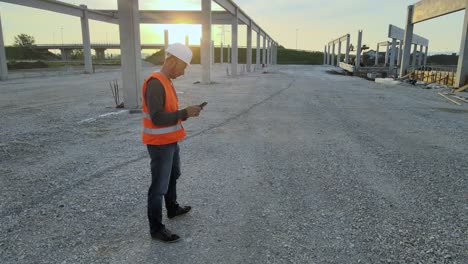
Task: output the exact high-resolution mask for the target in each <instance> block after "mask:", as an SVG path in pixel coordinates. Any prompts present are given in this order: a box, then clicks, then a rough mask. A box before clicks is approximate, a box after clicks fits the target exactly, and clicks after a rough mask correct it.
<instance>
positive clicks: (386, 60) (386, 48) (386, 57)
mask: <svg viewBox="0 0 468 264" xmlns="http://www.w3.org/2000/svg"><path fill="white" fill-rule="evenodd" d="M389 48H390V45H389V44H388V41H387V46H385V63H384V65H385V66H387V65H388V53H389V52H388V51H389Z"/></svg>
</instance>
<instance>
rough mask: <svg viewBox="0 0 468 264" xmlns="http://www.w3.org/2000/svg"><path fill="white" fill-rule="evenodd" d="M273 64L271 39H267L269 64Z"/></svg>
mask: <svg viewBox="0 0 468 264" xmlns="http://www.w3.org/2000/svg"><path fill="white" fill-rule="evenodd" d="M270 64H271V39H268V41H267V65H270Z"/></svg>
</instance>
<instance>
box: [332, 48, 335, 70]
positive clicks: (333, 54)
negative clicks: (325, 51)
mask: <svg viewBox="0 0 468 264" xmlns="http://www.w3.org/2000/svg"><path fill="white" fill-rule="evenodd" d="M331 65H332V66H335V43H333V45H332V59H331Z"/></svg>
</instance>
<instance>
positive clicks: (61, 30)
mask: <svg viewBox="0 0 468 264" xmlns="http://www.w3.org/2000/svg"><path fill="white" fill-rule="evenodd" d="M60 32H61V34H62V46H63V27H61V28H60Z"/></svg>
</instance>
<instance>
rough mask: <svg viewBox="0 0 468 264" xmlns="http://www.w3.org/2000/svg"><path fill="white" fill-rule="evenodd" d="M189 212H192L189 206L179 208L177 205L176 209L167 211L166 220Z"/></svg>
mask: <svg viewBox="0 0 468 264" xmlns="http://www.w3.org/2000/svg"><path fill="white" fill-rule="evenodd" d="M190 210H192V207H191V206H179V205H177V207H176V208H175V209H171V210H167V217H168V218H174V217H176V216H178V215H183V214H186V213H188V212H190Z"/></svg>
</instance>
